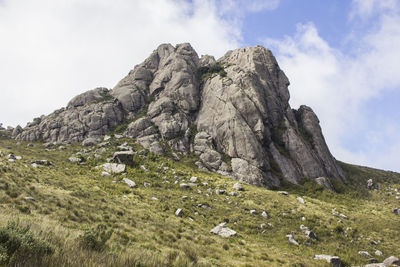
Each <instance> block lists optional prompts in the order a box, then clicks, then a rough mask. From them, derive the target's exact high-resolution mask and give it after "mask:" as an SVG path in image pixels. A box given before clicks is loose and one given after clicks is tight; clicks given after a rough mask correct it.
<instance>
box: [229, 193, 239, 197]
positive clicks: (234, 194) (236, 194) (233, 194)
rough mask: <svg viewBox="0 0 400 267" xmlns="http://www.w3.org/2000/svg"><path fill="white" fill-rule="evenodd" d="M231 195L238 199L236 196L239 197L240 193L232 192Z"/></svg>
mask: <svg viewBox="0 0 400 267" xmlns="http://www.w3.org/2000/svg"><path fill="white" fill-rule="evenodd" d="M229 194H230V195H231V196H234V197H236V196H238V195H239V194H238V192H230V193H229Z"/></svg>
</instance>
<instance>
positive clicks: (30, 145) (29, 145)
mask: <svg viewBox="0 0 400 267" xmlns="http://www.w3.org/2000/svg"><path fill="white" fill-rule="evenodd" d="M26 146H27V147H34V146H35V145H34V144H31V143H29V144H27V145H26Z"/></svg>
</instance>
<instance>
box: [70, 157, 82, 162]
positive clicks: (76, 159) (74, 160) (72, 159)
mask: <svg viewBox="0 0 400 267" xmlns="http://www.w3.org/2000/svg"><path fill="white" fill-rule="evenodd" d="M68 160H69V161H70V162H71V163H81V162H82V158H77V157H70V158H69V159H68Z"/></svg>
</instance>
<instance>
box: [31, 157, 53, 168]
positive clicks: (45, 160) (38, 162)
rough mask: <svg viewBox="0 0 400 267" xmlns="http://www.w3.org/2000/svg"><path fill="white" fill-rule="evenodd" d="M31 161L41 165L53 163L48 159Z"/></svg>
mask: <svg viewBox="0 0 400 267" xmlns="http://www.w3.org/2000/svg"><path fill="white" fill-rule="evenodd" d="M31 163H36V164H37V165H43V166H51V165H53V163H52V162H50V161H48V160H47V159H42V160H34V161H32V162H31Z"/></svg>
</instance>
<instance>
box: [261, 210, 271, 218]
mask: <svg viewBox="0 0 400 267" xmlns="http://www.w3.org/2000/svg"><path fill="white" fill-rule="evenodd" d="M261 216H262V217H264V219H269V215H268V213H267V212H266V211H263V212H261Z"/></svg>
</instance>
